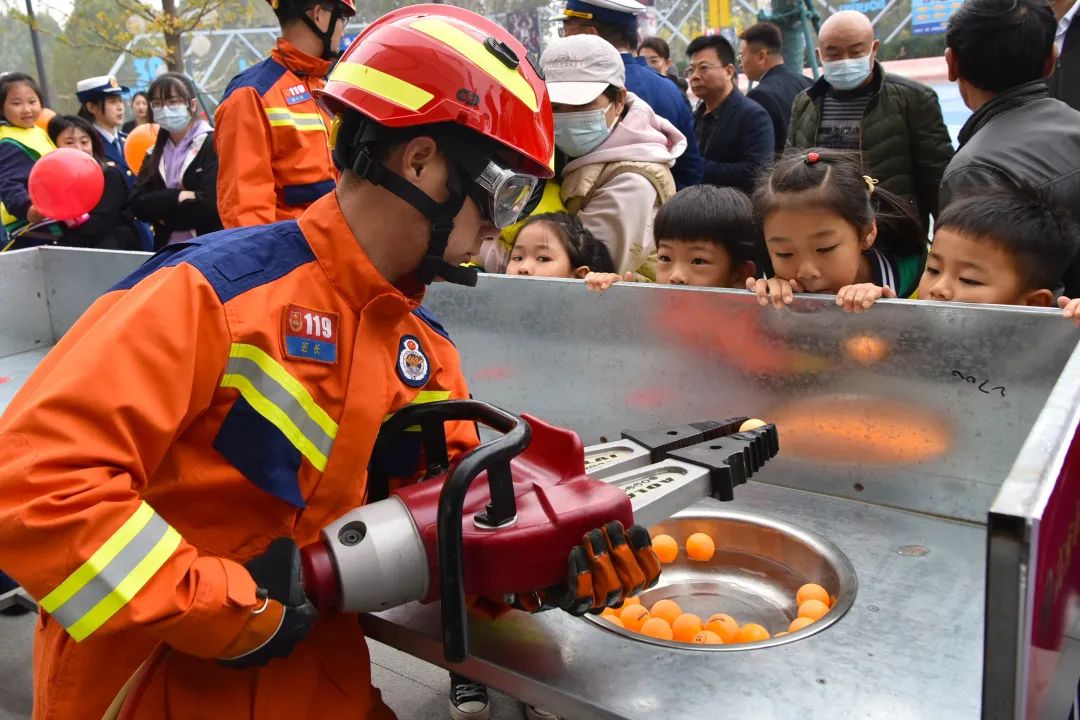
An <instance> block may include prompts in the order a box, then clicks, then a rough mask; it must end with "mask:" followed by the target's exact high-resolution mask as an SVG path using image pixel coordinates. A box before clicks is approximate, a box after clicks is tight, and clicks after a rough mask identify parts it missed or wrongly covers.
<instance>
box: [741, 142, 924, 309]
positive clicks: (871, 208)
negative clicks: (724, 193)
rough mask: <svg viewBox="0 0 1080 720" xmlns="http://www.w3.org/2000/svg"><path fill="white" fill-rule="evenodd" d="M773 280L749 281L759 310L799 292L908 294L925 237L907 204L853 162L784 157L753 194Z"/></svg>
mask: <svg viewBox="0 0 1080 720" xmlns="http://www.w3.org/2000/svg"><path fill="white" fill-rule="evenodd" d="M753 201H754V209H755V210H756V212H757V216H758V219H759V220H760V221H761V223H762V228H763V230H764V234H765V247H766V249H767V250H768V253H769V259H770V260H771V261H772V266H773V269H774V276H773V277H771V278H764V277H763V278H760V279H756V280H755V279H754V278H750V279H748V280H747V281H746V288H747V289H748V290H750V291H751V292H754V293H756V294H757V296H758V301H759V302H760V303H761V304H762V305H767V304H769V303H770V302H771V303H772V304H773V305H774V306H776V307H782V306H783V305H785V304H788V303H790V302H791V301H792V299H793V294H794V293H797V292H807V293H828V294H830V295H831V294H833V293H835V292H838V291H839V290H840V289H841V288H843V287H846V286H848V285H854V284H856V283H872V284H875V285H880V286H887V287H889V288H891V289H892V290H893V291H894V292H895V293H896V294H897V295H899V296H901V297H906V296H908V295H911V293H912V292H914V290H915V286H916V284H917V283H918V280H919V275H920V274H921V273H922V267H923V261H924V259H925V256H926V233H925V232H924V231H923V229H922V227H921V225H920V223H919V220H918V218H917V217H916V216H915V214H914V213H913V211H912V209H911V206H910V205H909V204H908V203H907V202H905V201H904V200H902V199H900V198H898V197H896V196H895V195H893V194H891V193H889V192H886V191H884V190H882V189H880V188H878V187H877V181H876V180H875V179H874V178H871V177H869V176H867V175H864V174H863V170H862V167H861V165H860V164H859V161H858V157H857V156H856V155H853V154H851V153H843V152H837V151H832V150H811V151H810V152H807V153H802V152H793V151H789V152H787V153H785V154H784V156H783V157H781V158H780V159H779V160H778V161H777V162H776V164H775V165H774V166H773V168H772V170H771V171H770V172H769V173H768V174H767V175H765V176H764V177H763V178H762V180H761V182H760V183H759V185H758V187H757V190H755V191H754V196H753Z"/></svg>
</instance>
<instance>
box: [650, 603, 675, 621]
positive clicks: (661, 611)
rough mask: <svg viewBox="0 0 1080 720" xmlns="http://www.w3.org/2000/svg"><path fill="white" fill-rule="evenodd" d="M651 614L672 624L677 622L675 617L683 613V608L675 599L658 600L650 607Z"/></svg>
mask: <svg viewBox="0 0 1080 720" xmlns="http://www.w3.org/2000/svg"><path fill="white" fill-rule="evenodd" d="M649 614H651V615H652V616H653V617H655V618H660V619H661V620H663V621H664V622H666V623H667V624H668V625H670V624H671V623H673V622H675V618H677V617H679V616H680V615H682V608H681V607H679V603H677V602H675V601H674V600H657V601H656V602H655V603H653V606H652V607H651V608H649Z"/></svg>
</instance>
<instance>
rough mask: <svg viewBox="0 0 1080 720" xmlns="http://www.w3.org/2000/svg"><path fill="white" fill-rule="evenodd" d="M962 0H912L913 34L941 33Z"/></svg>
mask: <svg viewBox="0 0 1080 720" xmlns="http://www.w3.org/2000/svg"><path fill="white" fill-rule="evenodd" d="M962 4H963V3H962V2H960V0H911V34H912V35H940V34H942V33H944V32H945V27H946V25H948V22H949V18H950V17H952V14H953V12H954V11H955V10H956V9H957V8H959V7H960V6H961V5H962Z"/></svg>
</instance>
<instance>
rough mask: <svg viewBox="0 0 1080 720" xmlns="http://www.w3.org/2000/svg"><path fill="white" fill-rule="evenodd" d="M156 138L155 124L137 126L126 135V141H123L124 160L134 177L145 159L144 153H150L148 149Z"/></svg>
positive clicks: (156, 129) (156, 127) (156, 126)
mask: <svg viewBox="0 0 1080 720" xmlns="http://www.w3.org/2000/svg"><path fill="white" fill-rule="evenodd" d="M157 138H158V124H157V123H144V124H142V125H137V126H136V127H135V129H134V130H132V131H131V132H130V133H128V136H127V140H126V141H124V159H125V160H127V164H128V167H129V168H131V172H133V173H135V174H136V175H138V174H139V170H140V169H141V168H142V164H143V160H145V159H146V153H147V152H149V151H150V148H152V147H154V143H156V142H157Z"/></svg>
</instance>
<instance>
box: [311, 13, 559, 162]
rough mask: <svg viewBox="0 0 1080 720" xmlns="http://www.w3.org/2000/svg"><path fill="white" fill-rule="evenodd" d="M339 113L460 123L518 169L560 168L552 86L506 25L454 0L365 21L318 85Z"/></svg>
mask: <svg viewBox="0 0 1080 720" xmlns="http://www.w3.org/2000/svg"><path fill="white" fill-rule="evenodd" d="M315 94H316V96H317V97H319V98H320V100H321V102H322V103H323V104H324V106H325V107H326V108H327V109H328V110H329V111H330V112H331V113H332V114H334V115H339V114H342V113H345V112H346V111H348V110H355V111H356V112H358V113H361V114H362V115H364V116H366V117H367V118H369V119H371V120H373V121H374V122H376V123H378V124H379V125H382V126H384V127H388V128H406V127H412V126H417V125H430V124H435V123H456V124H457V125H461V126H463V127H465V128H468V129H469V130H472V131H474V132H475V133H478V134H479V135H482V136H484V137H486V138H488V139H490V140H492V141H494V142H495V143H497V144H499V145H501V146H503V147H504V148H506V149H507V150H509V151H511V153H512V154H513V155H514V156H515V157H516V159H517V161H518V162H517V169H518V170H520V171H522V172H525V173H528V174H530V175H533V176H536V177H539V178H549V177H551V176H552V175H553V174H554V168H553V158H554V149H555V144H554V137H553V136H554V122H553V119H552V115H551V101H550V99H549V98H548V92H547V86H546V85H545V84H544V80H543V79H542V78H541V76H540V73H539V72H537V70H536V69H535V68H534V67H533V65H532V64H531V62H530V61H529V59H528V55H527V51H526V50H525V47H524V46H523V45H522V44H521V43H520V42H519V41H518V40H517V39H516V38H514V36H512V35H511V34H510V33H509V32H508V31H507V30H505V29H504V28H502V27H500V26H499V25H497V24H495V23H494V22H492V21H490V20H488V19H487V18H485V17H483V16H481V15H477V14H476V13H474V12H471V11H469V10H465V9H463V8H459V7H454V6H452V5H410V6H407V7H403V8H400V9H398V10H394V11H392V12H390V13H387V14H386V15H384V16H382V17H381V18H379V19H378V20H376V21H375V22H373V23H372V24H371V25H369V26H367V28H365V29H364V31H363V32H362V33H361V34H360V36H359V37H357V38H356V40H355V41H353V43H352V45H350V46H349V48H348V50H346V51H345V53H344V54H343V55H342V57H341V60H340V61H339V62H338V64H337V65H336V67H335V68H334V70H333V71H332V72H331V73H330V77H329V78H328V79H327V83H326V87H325V88H324V89H322V90H319V91H316V93H315Z"/></svg>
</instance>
